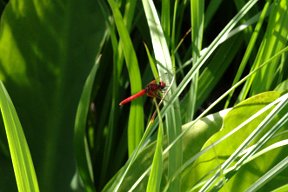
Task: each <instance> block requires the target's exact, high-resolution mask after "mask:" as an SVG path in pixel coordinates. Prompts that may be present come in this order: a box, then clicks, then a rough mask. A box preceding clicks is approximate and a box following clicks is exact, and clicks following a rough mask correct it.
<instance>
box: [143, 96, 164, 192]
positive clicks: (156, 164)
mask: <svg viewBox="0 0 288 192" xmlns="http://www.w3.org/2000/svg"><path fill="white" fill-rule="evenodd" d="M154 103H155V106H156V110H157V114H158V117H159V128H158V136H157V143H156V149H155V153H154V157H153V161H152V168H151V171H150V176H149V180H148V184H147V190H146V191H148V192H158V191H160V184H161V180H162V172H163V157H162V145H163V122H162V118H161V114H160V110H159V107H158V104H157V102H156V101H155V99H154Z"/></svg>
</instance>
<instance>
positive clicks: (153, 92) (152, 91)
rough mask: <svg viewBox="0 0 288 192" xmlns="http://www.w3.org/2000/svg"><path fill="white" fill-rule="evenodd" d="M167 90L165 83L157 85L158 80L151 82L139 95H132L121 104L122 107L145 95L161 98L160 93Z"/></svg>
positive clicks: (160, 82) (161, 82)
mask: <svg viewBox="0 0 288 192" xmlns="http://www.w3.org/2000/svg"><path fill="white" fill-rule="evenodd" d="M165 88H166V84H165V83H164V82H163V81H159V82H158V83H157V81H156V80H153V81H151V82H150V83H148V85H146V87H145V89H142V90H141V91H139V92H138V93H135V94H134V95H131V96H130V97H128V98H126V99H124V100H123V101H121V102H120V103H119V105H120V106H122V105H125V104H126V103H129V102H131V101H132V100H134V99H136V98H138V97H141V96H143V95H145V94H146V95H147V96H148V97H156V98H161V97H160V96H159V91H163V90H164V89H165Z"/></svg>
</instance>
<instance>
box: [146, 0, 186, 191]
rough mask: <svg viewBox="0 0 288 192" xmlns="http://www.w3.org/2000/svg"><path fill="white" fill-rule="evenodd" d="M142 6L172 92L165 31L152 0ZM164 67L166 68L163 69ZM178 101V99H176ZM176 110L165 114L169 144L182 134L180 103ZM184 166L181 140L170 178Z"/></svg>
mask: <svg viewBox="0 0 288 192" xmlns="http://www.w3.org/2000/svg"><path fill="white" fill-rule="evenodd" d="M142 4H143V7H144V12H145V16H146V19H147V22H148V26H149V31H150V36H151V41H152V45H153V51H154V55H155V57H156V61H157V63H159V64H161V65H159V64H158V65H157V68H158V71H159V74H160V76H161V78H162V79H163V80H164V82H166V83H168V84H170V85H171V92H173V91H174V90H175V89H176V83H175V82H174V81H172V80H173V79H174V78H173V76H167V75H166V74H167V72H166V70H168V71H169V72H170V73H172V74H174V73H173V69H174V67H173V66H172V61H171V57H170V53H169V49H168V45H167V41H166V39H165V36H164V33H163V30H162V28H161V23H160V20H159V17H158V14H157V10H156V8H155V5H154V3H153V1H152V0H142ZM162 66H165V68H163V67H162ZM170 95H171V93H170V92H168V93H167V96H168V98H169V96H170ZM175 99H176V98H175ZM174 106H175V109H177V110H175V109H174V108H170V109H169V110H167V112H166V113H165V115H166V119H165V120H166V125H167V127H166V129H167V136H168V143H170V142H173V140H174V139H175V138H177V136H178V135H179V134H180V133H181V131H182V130H181V117H180V111H179V102H175V103H174ZM181 164H182V143H181V140H179V142H177V144H176V145H174V146H173V148H172V149H171V150H170V151H169V155H168V177H171V176H172V175H173V174H174V172H175V171H176V170H177V169H178V168H179V167H180V166H181ZM170 190H171V191H179V190H180V179H179V178H178V179H177V180H174V182H173V183H171V185H170Z"/></svg>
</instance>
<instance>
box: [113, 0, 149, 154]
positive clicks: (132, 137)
mask: <svg viewBox="0 0 288 192" xmlns="http://www.w3.org/2000/svg"><path fill="white" fill-rule="evenodd" d="M108 3H109V5H110V7H111V10H112V13H113V17H114V21H115V24H116V27H117V30H118V33H119V36H120V39H121V40H122V41H121V42H122V44H121V45H122V49H123V53H124V58H125V60H126V65H127V69H128V74H129V78H130V85H131V93H132V94H133V93H136V92H137V91H139V90H141V89H142V83H141V76H140V70H139V65H138V61H137V57H136V53H135V50H134V48H133V44H132V41H131V39H130V37H129V33H128V31H127V28H126V27H125V24H124V21H123V18H122V16H121V13H120V11H119V9H118V6H117V4H116V3H115V1H114V0H108ZM143 130H144V111H143V105H142V99H141V98H139V99H136V100H135V101H133V102H132V104H131V108H130V114H129V122H128V153H129V156H130V155H131V154H132V152H133V151H134V149H135V148H136V147H137V145H138V144H139V142H140V140H141V138H142V134H143Z"/></svg>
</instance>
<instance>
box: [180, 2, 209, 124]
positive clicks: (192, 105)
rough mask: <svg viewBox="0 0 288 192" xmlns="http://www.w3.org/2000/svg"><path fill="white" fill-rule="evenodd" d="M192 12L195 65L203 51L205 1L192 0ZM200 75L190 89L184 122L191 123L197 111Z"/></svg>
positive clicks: (196, 74) (193, 81)
mask: <svg viewBox="0 0 288 192" xmlns="http://www.w3.org/2000/svg"><path fill="white" fill-rule="evenodd" d="M190 12H191V28H192V32H191V34H192V38H191V42H192V58H193V65H195V64H196V63H197V61H198V59H199V57H200V51H201V49H202V39H203V27H204V1H202V0H191V1H190ZM198 79H199V73H198V72H196V73H195V75H194V77H193V79H192V83H191V86H190V89H189V96H188V98H189V99H188V100H187V103H186V105H188V106H189V107H188V108H187V110H186V112H185V113H186V115H185V117H186V118H185V119H184V122H189V121H191V120H192V119H193V117H194V113H195V110H196V98H197V89H198Z"/></svg>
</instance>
